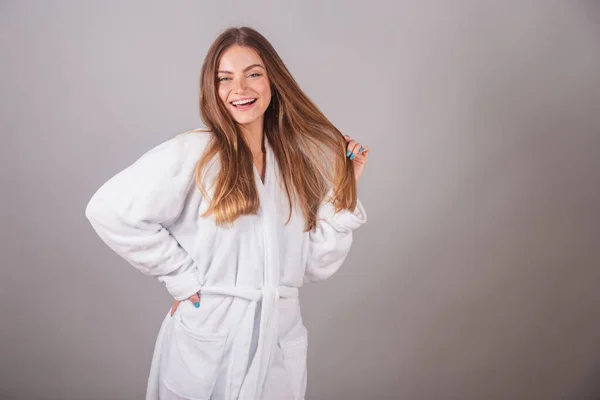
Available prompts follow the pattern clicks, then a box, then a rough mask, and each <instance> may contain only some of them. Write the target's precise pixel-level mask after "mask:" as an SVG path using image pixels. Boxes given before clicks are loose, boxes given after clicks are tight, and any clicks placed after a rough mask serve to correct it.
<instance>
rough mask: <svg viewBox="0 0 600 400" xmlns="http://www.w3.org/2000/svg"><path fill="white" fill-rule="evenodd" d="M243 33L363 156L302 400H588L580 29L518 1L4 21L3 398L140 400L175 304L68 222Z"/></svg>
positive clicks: (300, 5) (592, 13)
mask: <svg viewBox="0 0 600 400" xmlns="http://www.w3.org/2000/svg"><path fill="white" fill-rule="evenodd" d="M243 24H244V25H245V24H247V25H250V26H253V27H255V28H257V29H258V30H259V31H261V32H262V33H263V34H264V35H265V36H266V37H267V38H269V39H270V40H271V42H272V43H273V45H274V46H275V48H276V49H277V50H278V51H279V52H280V54H281V56H282V57H283V59H284V61H285V62H286V64H287V65H288V67H289V68H290V70H291V71H292V73H293V74H294V76H295V77H296V78H297V80H298V81H299V83H300V84H301V86H302V87H303V88H304V89H305V91H306V92H307V93H308V94H309V96H311V97H312V98H313V99H314V100H315V101H316V102H317V103H318V104H319V106H320V107H321V108H322V109H323V111H324V112H325V113H326V115H327V116H328V117H330V119H331V120H332V121H333V122H334V123H335V124H336V125H337V126H338V127H339V128H340V129H341V130H342V131H343V132H344V133H346V134H349V135H351V136H353V137H356V138H358V139H359V140H361V141H363V142H365V143H367V144H369V145H370V146H371V148H372V149H373V151H372V154H371V160H370V161H369V165H368V167H367V170H366V172H365V175H364V176H363V179H362V181H361V183H360V197H361V199H362V201H363V203H364V204H365V207H366V208H367V211H368V213H369V223H368V224H367V225H366V226H364V227H363V228H361V229H360V230H359V231H357V233H356V235H355V244H354V247H353V249H352V251H351V254H350V257H349V259H348V261H347V262H346V264H345V265H344V267H343V268H342V270H340V272H339V273H338V274H337V275H336V276H335V277H333V278H332V279H331V280H329V281H327V282H324V283H320V284H315V285H313V286H307V287H305V288H303V289H302V291H301V298H302V302H303V307H304V308H303V312H304V318H305V323H306V325H307V327H308V329H309V332H310V350H309V389H308V396H307V398H308V399H310V400H313V399H314V400H317V399H318V400H336V399H408V400H413V399H414V400H429V399H432V400H436V399H440V400H445V399H469V400H470V399H528V400H530V399H540V400H541V399H543V400H549V399H592V398H598V397H599V396H600V383H599V382H600V311H599V304H600V287H599V284H600V239H599V238H600V228H599V224H598V222H599V218H598V212H599V211H600V182H599V173H600V79H599V77H600V36H599V35H600V4H599V2H594V1H587V2H585V1H561V2H559V1H535V2H534V1H516V0H514V1H510V2H500V1H442V0H440V1H437V2H433V1H416V0H415V1H389V2H379V1H368V2H350V1H344V0H337V1H327V2H321V1H316V0H312V1H306V0H302V1H299V0H298V1H290V0H286V1H277V2H276V1H273V2H270V3H269V2H258V1H239V2H233V1H223V0H220V1H218V2H217V1H195V2H192V1H177V2H166V1H122V2H121V1H110V2H105V1H96V2H91V1H70V2H69V1H38V2H34V1H2V2H0V51H1V54H2V62H1V63H0V84H1V87H0V89H1V90H0V93H1V97H0V101H1V111H0V123H1V125H0V128H1V134H2V141H1V154H0V155H1V158H0V163H1V164H0V167H1V168H0V177H1V182H0V184H1V190H2V195H1V196H0V201H1V207H0V216H1V222H2V230H1V233H0V234H1V235H2V237H1V240H0V246H1V248H0V251H1V256H2V258H1V260H2V261H1V262H2V264H1V265H2V268H1V275H0V285H1V286H0V307H1V308H0V312H1V314H0V397H2V398H6V399H28V400H35V399H61V400H70V399H83V400H93V399H119V400H125V399H141V398H142V396H143V393H144V390H145V384H146V378H147V373H148V368H149V363H150V358H151V353H152V346H153V344H154V339H155V337H156V333H157V331H158V328H159V324H160V321H161V320H162V317H163V316H164V314H165V312H166V311H167V310H168V308H169V306H170V302H171V301H170V298H169V296H168V293H167V292H166V290H164V288H163V287H162V285H160V284H159V283H158V282H157V281H154V280H152V279H151V278H148V277H144V276H143V275H141V274H140V273H139V272H137V271H136V270H134V269H133V268H132V267H130V266H129V265H128V264H126V262H125V261H123V260H121V259H120V258H119V257H118V256H116V255H115V254H113V253H112V252H111V251H110V250H109V249H108V247H106V246H105V245H104V244H103V243H102V242H101V241H100V240H99V239H98V238H97V237H96V235H95V234H94V232H93V231H92V229H91V227H90V226H89V225H88V223H87V221H86V219H85V217H84V209H85V205H86V203H87V201H88V199H89V198H90V197H91V195H92V194H93V192H94V191H95V190H96V189H97V188H98V187H99V186H100V185H101V184H102V183H103V182H104V181H105V180H106V179H108V178H109V177H110V176H112V175H113V174H114V173H116V172H117V171H119V170H121V169H122V168H124V167H125V166H127V165H129V164H130V163H131V162H133V161H134V160H135V159H136V158H137V157H139V156H140V155H141V154H142V153H143V152H145V151H147V150H148V149H150V148H151V147H152V146H154V145H156V144H158V143H159V142H161V141H163V140H166V139H167V138H169V137H172V136H173V135H175V134H177V133H179V132H183V131H186V130H189V129H193V128H196V127H200V126H201V123H200V120H199V117H198V111H197V92H198V89H197V82H198V75H199V71H200V65H201V62H202V59H203V57H204V55H205V54H206V51H207V48H208V46H209V44H210V43H211V42H212V40H213V39H214V38H215V37H216V35H217V34H218V33H219V32H220V31H221V30H222V29H225V28H227V27H228V26H230V25H243Z"/></svg>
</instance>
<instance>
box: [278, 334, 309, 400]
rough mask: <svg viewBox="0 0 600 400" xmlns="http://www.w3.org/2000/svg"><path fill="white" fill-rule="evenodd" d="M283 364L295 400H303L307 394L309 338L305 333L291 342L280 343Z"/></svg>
mask: <svg viewBox="0 0 600 400" xmlns="http://www.w3.org/2000/svg"><path fill="white" fill-rule="evenodd" d="M279 347H280V348H281V353H282V356H283V364H284V366H285V369H286V372H287V374H288V377H289V382H290V384H291V386H292V390H293V392H294V399H295V400H303V399H304V396H305V394H306V381H307V376H306V359H307V350H308V336H307V333H306V330H304V333H303V334H302V335H301V336H299V337H297V338H295V339H292V340H289V341H280V343H279Z"/></svg>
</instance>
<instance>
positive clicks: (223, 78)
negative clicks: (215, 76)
mask: <svg viewBox="0 0 600 400" xmlns="http://www.w3.org/2000/svg"><path fill="white" fill-rule="evenodd" d="M229 79H231V78H229V77H228V76H222V77H220V78H219V82H223V81H226V80H229Z"/></svg>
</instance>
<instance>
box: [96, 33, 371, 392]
mask: <svg viewBox="0 0 600 400" xmlns="http://www.w3.org/2000/svg"><path fill="white" fill-rule="evenodd" d="M200 111H201V115H202V118H203V121H204V123H205V125H206V128H207V129H204V130H193V131H189V132H186V133H183V134H180V135H177V136H176V137H175V138H172V139H170V140H168V141H166V142H164V143H162V144H160V145H158V146H157V147H155V148H154V149H152V150H150V151H149V152H147V153H146V154H144V155H143V156H142V157H141V158H139V159H138V160H137V161H136V162H135V163H133V164H132V165H130V166H129V167H128V168H126V169H125V170H123V171H121V172H120V173H118V174H117V175H115V176H114V177H112V178H111V179H110V180H108V182H106V183H105V184H104V185H102V187H101V188H100V189H98V191H97V192H96V193H95V194H94V196H93V197H92V199H91V200H90V202H89V204H88V207H87V209H86V215H87V217H88V219H89V220H90V222H91V223H92V226H93V227H94V229H95V230H96V231H97V233H98V235H99V236H100V237H101V238H102V239H103V240H104V241H105V242H106V243H107V244H108V246H110V247H111V248H112V249H113V250H114V251H116V252H117V253H118V254H119V255H121V256H122V257H123V258H125V259H126V260H127V261H128V262H129V263H131V264H132V265H133V266H134V267H136V268H137V269H139V270H140V271H141V272H143V273H145V274H147V275H151V276H154V277H156V278H157V279H158V280H160V281H161V282H164V283H165V285H166V288H167V290H168V291H169V293H170V294H171V295H172V296H173V298H174V303H173V305H172V307H171V312H170V313H168V314H167V315H166V317H165V319H164V321H163V323H162V326H161V328H160V331H159V334H158V338H157V341H156V347H155V351H154V357H153V361H152V367H151V370H150V376H149V380H148V391H147V395H146V396H147V397H146V398H147V399H159V398H160V399H209V398H210V399H213V400H219V399H244V400H256V399H263V400H268V399H273V400H274V399H277V400H282V399H303V398H304V396H305V392H306V353H307V344H308V336H307V331H306V328H305V327H304V324H303V322H302V317H301V313H300V306H299V302H298V288H299V287H301V286H302V285H303V283H305V282H314V281H320V280H324V279H327V278H328V277H330V276H331V275H333V274H334V273H335V272H336V271H337V270H338V269H339V268H340V266H341V265H342V263H343V262H344V260H345V259H346V256H347V255H348V252H349V250H350V246H351V244H352V232H353V231H354V230H355V229H357V228H358V227H359V226H361V225H362V224H364V223H365V222H366V213H365V210H364V208H363V207H362V204H361V203H360V201H359V200H358V198H357V190H356V182H357V181H358V179H359V178H360V176H361V174H362V171H363V168H364V166H365V163H366V161H367V157H368V153H369V149H368V147H367V146H366V145H361V144H360V143H358V142H357V141H355V140H353V139H351V138H350V137H348V136H343V135H342V134H341V133H340V132H339V131H338V130H337V129H336V128H335V127H334V126H333V124H331V122H329V121H328V120H327V118H326V117H325V116H324V115H323V114H322V113H321V112H320V111H319V109H318V108H317V107H316V106H315V105H314V104H313V103H312V101H311V100H310V99H309V98H308V97H307V96H306V95H305V94H304V92H302V90H301V89H300V87H299V86H298V84H297V83H296V82H295V80H294V79H293V78H292V75H291V74H290V73H289V71H288V70H287V68H286V67H285V65H284V64H283V62H282V61H281V59H280V58H279V56H278V54H277V53H276V52H275V50H274V49H273V47H272V46H271V44H270V43H269V42H268V41H267V40H266V39H265V38H264V37H263V36H262V35H260V34H259V33H258V32H256V31H255V30H253V29H250V28H232V29H228V30H227V31H225V32H223V33H222V34H221V35H220V36H219V37H218V38H217V39H216V40H215V42H214V43H213V45H212V46H211V48H210V49H209V51H208V54H207V56H206V58H205V61H204V65H203V67H202V73H201V88H200ZM194 183H195V184H194ZM184 300H185V301H184ZM201 303H202V304H201Z"/></svg>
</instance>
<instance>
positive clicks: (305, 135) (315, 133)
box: [195, 27, 357, 231]
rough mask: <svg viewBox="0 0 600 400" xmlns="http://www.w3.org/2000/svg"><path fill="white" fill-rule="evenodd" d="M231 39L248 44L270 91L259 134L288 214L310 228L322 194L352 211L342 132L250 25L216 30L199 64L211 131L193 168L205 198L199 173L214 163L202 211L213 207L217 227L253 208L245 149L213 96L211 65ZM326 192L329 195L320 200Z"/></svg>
mask: <svg viewBox="0 0 600 400" xmlns="http://www.w3.org/2000/svg"><path fill="white" fill-rule="evenodd" d="M232 45H240V46H245V47H248V48H251V49H253V50H254V51H256V52H257V53H258V54H259V56H260V57H261V58H262V61H263V62H264V64H265V68H266V70H267V76H268V78H269V81H270V84H271V93H272V97H271V103H270V104H269V106H268V108H267V110H266V111H265V115H264V132H265V136H266V140H268V141H269V144H270V145H271V147H272V149H273V153H274V157H275V159H276V160H277V164H278V165H279V168H280V175H281V177H282V181H283V186H284V188H285V191H286V194H287V197H288V202H289V206H290V217H291V212H292V209H293V208H294V207H298V209H299V210H301V211H302V213H303V215H304V218H305V220H306V227H305V229H306V231H309V230H311V229H312V228H314V227H315V226H316V223H317V211H318V209H319V206H320V204H321V202H322V201H324V200H327V201H332V202H333V204H334V205H335V207H336V211H340V210H342V209H349V210H351V211H353V210H354V209H355V207H356V202H357V194H356V182H355V179H354V167H353V165H352V161H350V160H349V159H348V158H347V157H346V156H345V154H346V141H345V139H344V137H343V135H342V133H341V132H340V131H339V130H338V129H337V128H336V127H335V126H334V125H333V124H332V123H331V122H330V121H329V120H328V119H327V118H326V117H325V115H323V113H322V112H321V111H320V110H319V108H318V107H317V106H316V105H315V104H314V103H313V102H312V101H311V100H310V99H309V97H308V96H307V95H306V94H305V93H304V92H303V91H302V89H300V86H299V85H298V83H296V81H295V80H294V78H293V77H292V75H291V73H290V72H289V71H288V69H287V68H286V66H285V65H284V63H283V61H282V60H281V58H280V57H279V55H278V54H277V52H276V51H275V49H274V48H273V46H272V45H271V44H270V43H269V41H268V40H267V39H266V38H265V37H263V36H262V35H261V34H260V33H258V32H257V31H255V30H254V29H252V28H248V27H242V28H230V29H227V30H225V31H224V32H223V33H221V34H220V35H219V36H218V37H217V39H216V40H215V41H214V42H213V44H212V45H211V47H210V49H209V50H208V54H207V56H206V58H205V60H204V63H203V65H202V72H201V77H200V114H201V116H202V120H203V122H204V124H205V125H206V127H207V129H208V130H209V131H210V132H211V133H212V139H211V141H210V143H209V145H208V147H207V148H206V151H205V152H204V154H203V155H202V157H201V159H200V161H199V162H198V165H197V167H196V171H195V175H196V185H197V186H198V188H199V189H200V191H201V192H202V193H203V195H204V196H208V193H207V191H206V189H205V188H204V185H203V183H202V171H204V169H205V167H206V166H207V165H208V163H209V162H210V161H211V160H212V159H213V157H214V156H216V155H218V156H219V161H220V170H219V173H218V175H217V177H216V181H215V185H214V193H213V196H212V198H211V199H210V205H209V207H208V209H207V210H206V212H205V213H204V214H203V216H206V215H209V214H211V213H212V214H214V219H215V222H216V223H217V225H224V224H230V223H232V222H233V221H235V220H236V219H237V218H238V217H239V216H241V215H248V214H256V213H257V212H258V208H259V198H258V193H257V189H256V184H255V181H254V169H253V168H254V167H253V159H252V152H251V151H250V148H249V147H248V145H247V143H246V142H245V140H244V138H243V135H242V134H241V131H240V128H239V126H238V125H237V124H236V123H235V121H234V120H233V118H232V117H231V115H230V114H229V113H228V111H227V109H226V108H225V105H224V104H223V103H222V101H221V100H220V99H219V96H218V94H217V69H218V64H219V61H220V58H221V56H222V54H223V53H224V52H225V50H227V49H228V48H229V47H230V46H232ZM330 190H331V194H332V196H331V197H330V198H328V199H325V196H326V195H327V193H328V191H330ZM288 222H289V218H288Z"/></svg>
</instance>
